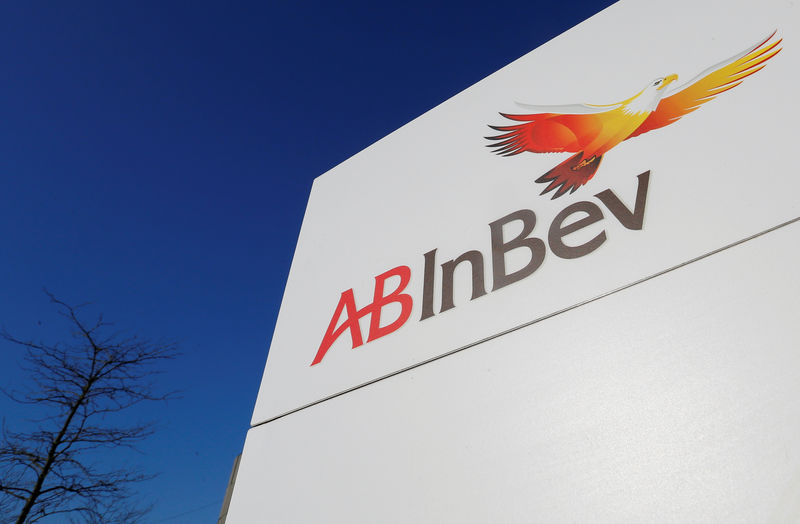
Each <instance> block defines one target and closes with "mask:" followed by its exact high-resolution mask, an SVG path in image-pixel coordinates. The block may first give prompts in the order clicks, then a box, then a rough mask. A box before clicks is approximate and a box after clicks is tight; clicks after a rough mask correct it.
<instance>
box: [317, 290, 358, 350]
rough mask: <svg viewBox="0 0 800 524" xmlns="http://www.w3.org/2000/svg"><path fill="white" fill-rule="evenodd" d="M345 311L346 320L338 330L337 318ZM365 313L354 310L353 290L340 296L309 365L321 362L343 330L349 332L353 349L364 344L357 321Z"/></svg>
mask: <svg viewBox="0 0 800 524" xmlns="http://www.w3.org/2000/svg"><path fill="white" fill-rule="evenodd" d="M343 309H346V310H347V319H346V320H345V321H344V322H342V325H341V326H339V328H338V329H337V328H336V324H337V323H338V322H339V317H341V316H342V310H343ZM364 309H365V310H368V309H369V306H367V307H366V308H364ZM366 312H367V311H361V312H359V311H358V310H357V309H356V299H355V297H354V296H353V290H352V289H348V290H347V291H345V292H344V293H342V296H341V297H340V298H339V303H338V304H337V305H336V311H335V312H334V313H333V318H332V319H331V323H330V324H329V325H328V330H327V331H326V332H325V336H324V337H322V343H321V344H320V345H319V349H318V350H317V356H316V357H314V361H313V362H312V363H311V365H312V366H313V365H314V364H319V363H320V362H322V358H323V357H324V356H325V353H327V352H328V349H330V347H331V345H332V344H333V343H334V342H335V341H336V339H337V338H339V335H341V334H342V333H344V330H345V329H349V330H350V338H352V339H353V348H354V349H355V348H357V347H358V346H360V345H361V344H363V343H364V341H363V339H362V338H361V326H359V325H358V319H359V318H361V317H362V316H363V315H364V314H365V313H366Z"/></svg>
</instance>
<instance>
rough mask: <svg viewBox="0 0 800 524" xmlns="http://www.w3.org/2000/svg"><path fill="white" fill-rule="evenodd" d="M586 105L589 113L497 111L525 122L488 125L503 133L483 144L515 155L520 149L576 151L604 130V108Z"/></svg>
mask: <svg viewBox="0 0 800 524" xmlns="http://www.w3.org/2000/svg"><path fill="white" fill-rule="evenodd" d="M545 107H546V106H545ZM555 107H557V106H554V108H555ZM565 107H567V106H565ZM571 107H577V106H571ZM585 107H587V109H588V110H589V111H591V112H588V113H584V114H581V113H568V114H559V113H536V114H531V115H507V114H504V113H500V114H501V115H503V116H504V117H506V118H508V119H509V120H516V121H517V122H524V123H522V124H516V125H511V126H489V127H491V128H492V129H494V130H495V131H500V132H501V133H502V134H500V135H495V136H487V137H486V138H487V139H488V140H494V141H495V143H494V144H488V145H487V146H486V147H493V148H495V153H497V154H498V155H503V156H513V155H518V154H520V153H522V152H523V151H530V152H532V153H562V152H569V153H576V152H578V151H581V150H583V148H584V146H585V145H586V144H588V143H589V142H591V141H592V139H594V138H595V137H596V136H597V135H598V134H599V133H600V131H601V130H602V129H603V115H604V114H605V113H606V112H607V109H606V108H602V109H600V107H602V106H594V107H592V106H585Z"/></svg>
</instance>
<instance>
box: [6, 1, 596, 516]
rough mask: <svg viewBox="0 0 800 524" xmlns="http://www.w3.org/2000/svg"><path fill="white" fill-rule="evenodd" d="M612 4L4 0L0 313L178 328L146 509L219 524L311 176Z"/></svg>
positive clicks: (42, 333)
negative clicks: (58, 303) (65, 308)
mask: <svg viewBox="0 0 800 524" xmlns="http://www.w3.org/2000/svg"><path fill="white" fill-rule="evenodd" d="M609 4H610V2H608V1H586V2H584V1H580V2H569V3H563V4H562V3H555V2H541V1H533V2H527V3H517V4H508V3H497V4H494V5H493V4H490V3H486V2H480V3H474V4H470V3H464V2H452V3H437V4H427V3H413V2H412V3H403V4H391V3H390V4H377V3H369V2H362V3H359V2H345V3H326V4H316V3H288V2H287V3H270V2H257V3H228V4H221V3H206V2H128V3H116V2H88V1H87V2H73V3H63V2H40V3H35V4H34V3H28V2H20V3H6V4H4V5H3V6H2V7H0V49H2V53H1V54H0V56H2V79H1V80H0V104H1V105H2V110H1V111H0V115H2V116H1V117H0V177H2V178H1V179H2V190H0V238H2V241H0V293H2V300H0V326H3V327H5V328H6V329H8V330H9V331H11V332H13V333H15V334H17V335H18V336H20V337H24V338H35V339H45V340H54V339H55V337H57V336H59V334H60V333H61V331H60V330H59V323H58V322H57V321H56V320H54V319H55V316H54V310H53V309H52V308H51V306H50V305H49V304H48V301H47V298H46V297H45V295H44V294H43V293H42V292H41V289H42V288H43V287H46V288H47V289H49V290H50V291H51V292H53V293H54V294H56V295H57V296H58V297H60V298H61V299H63V300H65V301H68V302H71V303H79V302H86V301H90V302H92V303H93V305H92V306H91V307H90V308H89V309H87V313H97V312H100V311H102V312H103V313H104V314H105V317H106V318H107V319H108V320H111V321H113V322H114V323H115V324H116V326H117V327H118V328H120V329H123V330H126V331H128V332H130V333H137V334H139V335H142V336H145V337H150V338H157V339H158V338H163V339H166V340H173V341H176V342H178V343H179V344H180V346H181V350H182V352H183V354H182V356H181V357H180V358H178V359H176V360H175V361H173V362H170V363H169V364H168V365H167V366H165V373H164V374H163V375H161V376H160V377H159V382H160V383H161V385H162V387H163V389H169V390H179V391H181V398H179V399H176V400H173V401H171V402H169V403H167V404H157V405H152V406H150V407H149V408H148V413H145V414H144V416H147V417H150V418H152V419H156V420H158V421H159V430H158V433H157V434H156V435H155V436H154V437H153V438H152V439H151V440H150V441H148V442H147V443H146V444H144V445H143V446H142V447H141V453H139V454H137V455H135V460H137V461H138V462H140V463H141V465H142V466H143V467H145V468H147V469H148V470H150V471H155V472H160V476H159V477H158V478H156V479H155V480H153V481H150V482H148V483H147V484H144V485H142V486H141V492H142V494H143V495H144V496H145V497H147V498H148V499H150V500H152V501H153V502H154V503H155V508H154V511H153V513H152V514H151V520H152V522H170V523H177V522H187V523H189V522H216V517H217V515H218V512H219V507H220V504H221V501H222V497H223V495H224V491H225V486H226V483H227V480H228V474H229V472H230V468H231V466H232V463H233V460H234V457H235V456H236V454H238V453H239V452H240V451H241V448H242V444H243V442H244V437H245V433H246V431H247V428H248V424H249V420H250V414H251V410H252V407H253V403H254V401H255V397H256V392H257V388H258V384H259V381H260V378H261V372H262V369H263V365H264V362H265V360H266V355H267V348H268V345H269V340H270V337H271V335H272V329H273V327H274V322H275V318H276V316H277V312H278V308H279V306H280V300H281V295H282V293H283V287H284V283H285V279H286V276H287V274H288V271H289V265H290V263H291V258H292V253H293V250H294V245H295V242H296V240H297V234H298V232H299V229H300V224H301V221H302V217H303V212H304V210H305V203H306V198H307V196H308V192H309V189H310V187H311V182H312V180H313V179H314V177H316V176H318V175H320V174H322V173H323V172H325V171H327V170H328V169H330V168H332V167H333V166H335V165H336V164H338V163H340V162H341V161H343V160H345V159H346V158H348V157H350V156H352V155H354V154H356V153H357V152H358V151H360V150H361V149H363V148H365V147H366V146H368V145H370V144H371V143H373V142H374V141H376V140H378V139H380V138H381V137H383V136H385V135H386V134H388V133H390V132H391V131H393V130H395V129H396V128H398V127H400V126H402V125H403V124H405V123H406V122H408V121H410V120H412V119H413V118H415V117H416V116H418V115H419V114H421V113H423V112H425V111H427V110H429V109H431V108H433V107H435V106H436V105H437V104H439V103H441V102H442V101H444V100H446V99H448V98H450V97H451V96H453V95H455V94H457V93H458V92H460V91H461V90H463V89H465V88H467V87H469V86H470V85H471V84H473V83H475V82H477V81H478V80H480V79H481V78H483V77H485V76H487V75H488V74H491V73H492V72H494V71H496V70H497V69H499V68H501V67H503V66H504V65H505V64H507V63H508V62H510V61H512V60H514V59H516V58H518V57H520V56H521V55H523V54H525V53H526V52H528V51H530V50H531V49H533V48H535V47H537V46H538V45H540V44H542V43H543V42H545V41H547V40H549V39H551V38H552V37H554V36H556V35H558V34H559V33H561V32H563V31H564V30H566V29H568V28H569V27H571V26H573V25H575V24H576V23H578V22H580V21H582V20H583V19H585V18H587V17H589V16H591V15H592V14H594V13H595V12H597V11H599V10H600V9H602V8H604V7H606V6H607V5H609ZM569 67H580V64H569ZM542 81H543V82H551V81H557V79H550V78H543V79H542ZM567 102H570V101H567ZM20 355H21V353H20V351H19V350H18V349H17V348H15V347H13V346H9V345H8V344H6V343H2V344H0V384H2V385H3V386H6V387H13V386H14V385H17V384H19V383H21V381H22V380H23V377H22V376H21V375H20V371H19V368H18V362H19V357H20ZM0 415H1V416H2V417H3V418H5V421H6V424H7V425H8V426H9V427H14V423H15V420H18V418H19V417H20V416H21V415H24V413H20V410H19V409H18V408H17V407H15V406H12V405H10V404H9V403H8V401H6V400H5V399H0ZM265 496H266V497H268V494H265Z"/></svg>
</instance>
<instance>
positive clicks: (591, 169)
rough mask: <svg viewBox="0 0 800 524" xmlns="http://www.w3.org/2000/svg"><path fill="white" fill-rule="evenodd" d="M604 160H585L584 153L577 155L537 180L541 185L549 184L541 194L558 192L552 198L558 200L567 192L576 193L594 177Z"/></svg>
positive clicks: (594, 158)
mask: <svg viewBox="0 0 800 524" xmlns="http://www.w3.org/2000/svg"><path fill="white" fill-rule="evenodd" d="M602 159H603V155H599V156H592V157H590V158H583V151H580V152H578V153H575V154H574V155H572V156H571V157H569V158H568V159H566V160H564V161H563V162H561V163H560V164H558V165H557V166H556V167H554V168H553V169H551V170H550V171H548V172H547V173H545V174H543V175H542V176H540V177H539V178H537V179H536V181H537V182H538V183H540V184H547V187H546V188H544V191H542V193H541V194H542V195H544V194H545V193H549V192H550V191H553V190H556V192H555V193H554V194H553V197H552V198H553V199H556V198H558V197H560V196H562V195H565V194H566V193H567V191H569V192H570V193H574V192H575V191H576V190H577V189H578V188H579V187H581V186H582V185H584V184H585V183H586V182H588V181H589V180H590V179H591V178H592V177H593V176H594V174H595V172H597V168H598V167H600V160H602Z"/></svg>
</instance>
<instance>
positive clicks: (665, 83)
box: [658, 74, 678, 91]
mask: <svg viewBox="0 0 800 524" xmlns="http://www.w3.org/2000/svg"><path fill="white" fill-rule="evenodd" d="M677 79H678V75H675V74H672V75H667V76H665V77H664V81H663V82H661V85H660V86H658V89H659V91H660V90H661V89H664V88H665V87H667V86H668V85H669V84H671V83H672V82H674V81H675V80H677Z"/></svg>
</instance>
